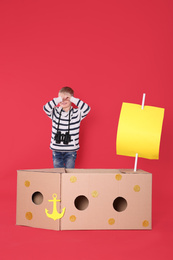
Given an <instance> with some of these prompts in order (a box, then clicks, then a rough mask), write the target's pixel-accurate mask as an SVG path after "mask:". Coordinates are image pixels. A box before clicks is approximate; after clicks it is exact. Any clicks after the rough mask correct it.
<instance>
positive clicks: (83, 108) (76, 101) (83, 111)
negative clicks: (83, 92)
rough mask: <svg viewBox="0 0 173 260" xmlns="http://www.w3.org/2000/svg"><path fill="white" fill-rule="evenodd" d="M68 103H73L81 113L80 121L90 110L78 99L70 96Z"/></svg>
mask: <svg viewBox="0 0 173 260" xmlns="http://www.w3.org/2000/svg"><path fill="white" fill-rule="evenodd" d="M70 101H71V102H72V103H74V104H75V105H76V106H77V107H78V108H79V109H80V111H81V120H82V119H84V118H85V117H86V115H87V114H88V113H89V111H90V110H91V108H90V107H89V106H88V105H87V104H86V103H84V102H83V101H82V100H80V99H79V98H75V97H73V96H71V98H70Z"/></svg>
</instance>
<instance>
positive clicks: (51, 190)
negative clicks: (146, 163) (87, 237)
mask: <svg viewBox="0 0 173 260" xmlns="http://www.w3.org/2000/svg"><path fill="white" fill-rule="evenodd" d="M151 209H152V174H151V173H148V172H145V171H142V170H138V171H137V172H135V173H134V172H133V170H117V169H58V168H55V169H44V170H23V171H18V181H17V221H16V222H17V225H25V226H30V227H38V228H46V229H53V230H85V229H151V226H152V225H151V224H152V223H151V221H152V218H151Z"/></svg>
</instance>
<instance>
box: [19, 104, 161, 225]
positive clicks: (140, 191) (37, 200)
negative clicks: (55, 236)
mask: <svg viewBox="0 0 173 260" xmlns="http://www.w3.org/2000/svg"><path fill="white" fill-rule="evenodd" d="M140 109H141V106H140ZM141 110H142V112H141V111H140V110H139V105H135V104H128V103H123V105H122V109H121V114H120V119H119V126H118V131H117V154H120V155H127V156H132V157H135V158H136V159H135V167H134V170H133V169H120V170H119V169H64V168H53V169H36V170H18V171H17V216H16V224H17V225H24V226H29V227H36V228H44V229H52V230H92V229H95V230H98V229H107V230H109V229H115V230H116V229H142V230H144V229H151V228H152V174H151V173H149V172H145V171H143V170H137V158H138V157H144V158H149V159H158V154H159V145H160V136H161V129H162V122H163V115H164V109H162V108H154V107H144V108H143V109H141ZM127 117H128V119H127ZM130 117H131V118H130ZM134 132H135V133H134ZM146 132H147V133H146ZM141 138H142V140H143V141H142V142H140V141H139V140H141ZM147 140H149V141H148V143H147V144H146V142H147ZM136 154H137V155H138V156H137V155H136Z"/></svg>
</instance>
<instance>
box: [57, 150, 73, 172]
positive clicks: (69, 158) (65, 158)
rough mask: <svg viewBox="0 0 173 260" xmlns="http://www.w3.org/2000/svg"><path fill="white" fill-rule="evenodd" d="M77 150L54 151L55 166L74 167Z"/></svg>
mask: <svg viewBox="0 0 173 260" xmlns="http://www.w3.org/2000/svg"><path fill="white" fill-rule="evenodd" d="M76 156H77V152H76V151H75V152H56V151H53V152H52V157H53V166H54V168H64V167H65V168H74V167H75V160H76Z"/></svg>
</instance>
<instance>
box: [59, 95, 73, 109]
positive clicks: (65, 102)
mask: <svg viewBox="0 0 173 260" xmlns="http://www.w3.org/2000/svg"><path fill="white" fill-rule="evenodd" d="M59 97H61V98H62V102H60V103H59V104H60V106H61V107H62V108H63V110H64V111H66V112H67V111H69V110H70V108H71V101H70V98H71V95H70V94H69V93H67V92H62V93H59Z"/></svg>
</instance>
